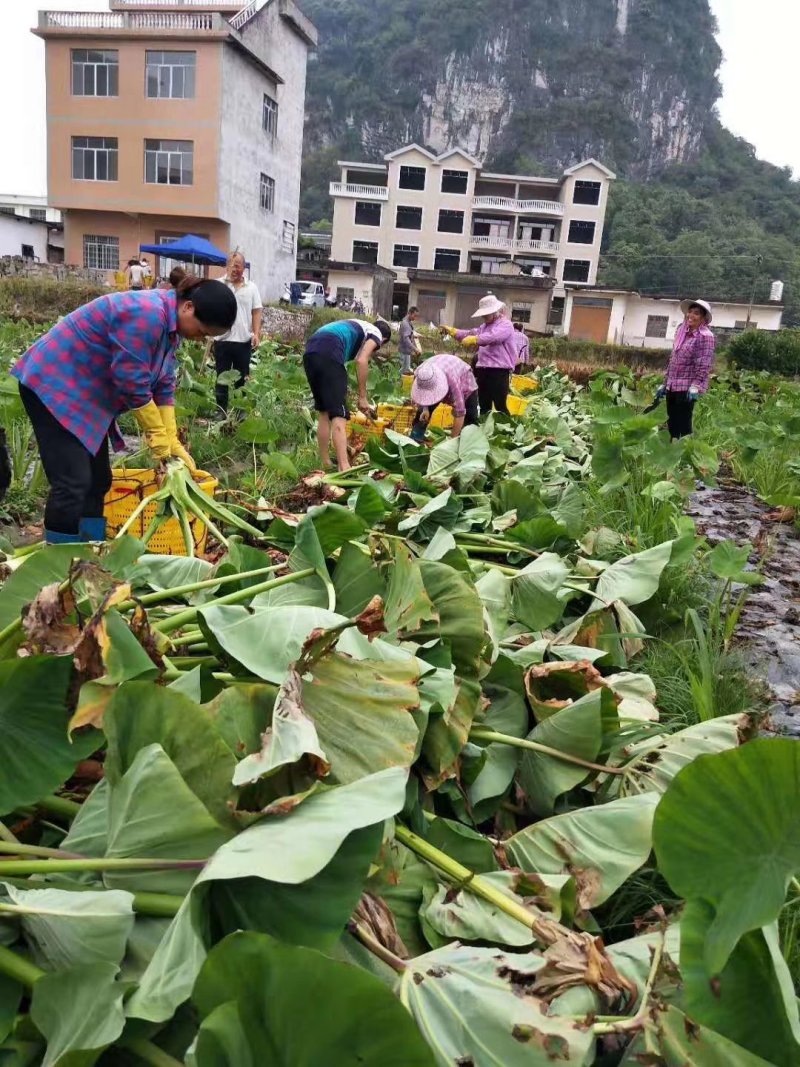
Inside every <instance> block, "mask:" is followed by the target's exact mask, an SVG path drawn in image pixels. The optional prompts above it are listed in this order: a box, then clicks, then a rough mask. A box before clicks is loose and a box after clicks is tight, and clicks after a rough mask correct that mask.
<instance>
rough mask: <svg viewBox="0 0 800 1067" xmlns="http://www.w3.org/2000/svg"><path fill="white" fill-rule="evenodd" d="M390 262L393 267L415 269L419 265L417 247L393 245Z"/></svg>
mask: <svg viewBox="0 0 800 1067" xmlns="http://www.w3.org/2000/svg"><path fill="white" fill-rule="evenodd" d="M392 262H393V263H394V265H395V267H416V266H417V265H418V264H419V246H418V245H395V246H394V259H393V261H392Z"/></svg>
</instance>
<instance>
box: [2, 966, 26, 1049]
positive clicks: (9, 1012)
mask: <svg viewBox="0 0 800 1067" xmlns="http://www.w3.org/2000/svg"><path fill="white" fill-rule="evenodd" d="M24 992H25V989H24V987H23V986H22V985H21V983H20V982H17V981H16V980H15V979H13V978H8V977H7V976H6V975H4V974H2V975H0V1050H2V1049H3V1047H4V1044H3V1043H4V1042H5V1039H6V1038H7V1037H8V1035H9V1034H10V1033H11V1031H12V1030H13V1029H14V1025H15V1024H16V1021H17V1013H18V1012H19V1006H20V1002H21V1001H22V997H23V994H24ZM0 1056H2V1052H0Z"/></svg>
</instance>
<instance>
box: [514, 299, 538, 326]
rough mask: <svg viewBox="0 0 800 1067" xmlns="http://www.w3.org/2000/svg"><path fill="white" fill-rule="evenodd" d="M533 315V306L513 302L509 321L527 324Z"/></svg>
mask: <svg viewBox="0 0 800 1067" xmlns="http://www.w3.org/2000/svg"><path fill="white" fill-rule="evenodd" d="M532 314H533V304H525V303H520V302H518V301H516V300H515V301H514V303H513V304H512V305H511V321H512V322H520V323H528V322H530V321H531V315H532Z"/></svg>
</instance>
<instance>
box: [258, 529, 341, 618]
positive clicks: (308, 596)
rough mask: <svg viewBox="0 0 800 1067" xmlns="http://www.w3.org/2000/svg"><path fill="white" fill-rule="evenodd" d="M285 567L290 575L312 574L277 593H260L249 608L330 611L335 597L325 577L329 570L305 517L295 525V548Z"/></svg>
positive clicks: (328, 576)
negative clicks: (298, 607)
mask: <svg viewBox="0 0 800 1067" xmlns="http://www.w3.org/2000/svg"><path fill="white" fill-rule="evenodd" d="M288 565H289V570H290V571H292V572H297V571H305V570H313V571H314V572H315V573H314V574H313V575H311V576H310V577H308V578H303V579H301V580H300V581H298V582H291V583H289V584H288V585H280V586H278V587H277V588H276V589H269V590H267V591H266V592H264V593H259V594H258V595H257V596H255V597H254V598H253V600H252V601H251V607H252V608H253V609H254V610H258V609H259V608H262V607H277V606H279V605H283V604H288V605H295V604H305V605H308V606H310V607H315V608H326V609H327V610H328V611H333V609H334V607H335V605H336V593H335V592H334V589H333V583H332V582H331V579H330V575H329V574H328V566H327V564H326V562H325V555H324V553H323V551H322V546H321V545H320V543H319V537H318V536H317V531H316V527H315V526H314V524H313V522H312V521H311V519H310V518H309V516H308V515H305V516H304V517H303V518H302V519H301V520H300V522H299V523H298V524H297V529H296V531H295V542H294V548H293V549H292V551H291V553H290V555H289V561H288Z"/></svg>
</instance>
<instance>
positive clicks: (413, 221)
mask: <svg viewBox="0 0 800 1067" xmlns="http://www.w3.org/2000/svg"><path fill="white" fill-rule="evenodd" d="M395 225H396V227H397V229H398V230H421V229H422V208H421V207H404V206H403V205H402V204H401V205H400V206H399V207H398V208H397V218H396V222H395Z"/></svg>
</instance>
